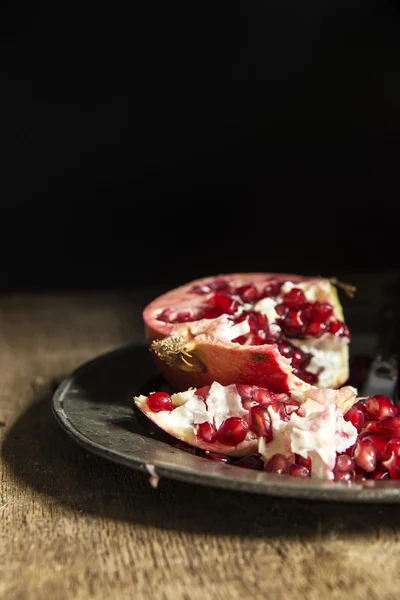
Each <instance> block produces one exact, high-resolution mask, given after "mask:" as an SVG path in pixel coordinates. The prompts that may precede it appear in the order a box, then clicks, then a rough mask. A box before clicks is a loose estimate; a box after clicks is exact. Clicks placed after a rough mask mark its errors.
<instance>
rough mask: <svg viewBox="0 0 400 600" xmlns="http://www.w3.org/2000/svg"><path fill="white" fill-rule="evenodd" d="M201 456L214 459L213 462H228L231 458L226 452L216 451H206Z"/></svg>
mask: <svg viewBox="0 0 400 600" xmlns="http://www.w3.org/2000/svg"><path fill="white" fill-rule="evenodd" d="M203 458H207V459H208V460H214V461H215V462H222V463H230V462H231V459H230V458H229V456H226V454H218V452H206V453H205V454H204V456H203Z"/></svg>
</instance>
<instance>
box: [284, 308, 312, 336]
mask: <svg viewBox="0 0 400 600" xmlns="http://www.w3.org/2000/svg"><path fill="white" fill-rule="evenodd" d="M279 324H280V326H281V329H282V331H283V333H284V334H285V335H287V336H288V337H291V336H297V335H300V334H302V333H304V332H305V329H306V323H305V322H304V319H303V315H302V312H301V310H296V309H294V308H291V309H290V310H289V312H288V314H287V315H286V316H285V318H284V319H280V321H279Z"/></svg>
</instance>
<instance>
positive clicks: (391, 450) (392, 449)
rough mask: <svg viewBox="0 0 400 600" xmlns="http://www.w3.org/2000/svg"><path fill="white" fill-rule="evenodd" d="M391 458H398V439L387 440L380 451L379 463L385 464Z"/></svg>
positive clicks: (399, 452) (399, 445)
mask: <svg viewBox="0 0 400 600" xmlns="http://www.w3.org/2000/svg"><path fill="white" fill-rule="evenodd" d="M393 456H400V439H399V438H393V439H392V440H389V441H388V443H387V444H386V446H385V448H384V449H383V451H382V455H381V461H382V463H385V462H386V461H388V460H390V459H391V458H392V457H393Z"/></svg>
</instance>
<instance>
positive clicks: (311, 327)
mask: <svg viewBox="0 0 400 600" xmlns="http://www.w3.org/2000/svg"><path fill="white" fill-rule="evenodd" d="M327 329H328V325H327V324H326V323H324V322H323V321H311V322H310V323H309V324H308V325H307V327H306V331H305V334H306V335H309V336H311V337H316V338H319V337H321V335H322V334H323V333H325V331H326V330H327Z"/></svg>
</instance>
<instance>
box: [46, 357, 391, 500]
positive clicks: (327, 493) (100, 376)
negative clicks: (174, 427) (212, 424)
mask: <svg viewBox="0 0 400 600" xmlns="http://www.w3.org/2000/svg"><path fill="white" fill-rule="evenodd" d="M163 385H164V386H165V383H164V381H163V380H162V379H161V378H160V377H159V376H158V375H157V372H156V370H155V367H154V365H153V363H152V361H151V357H150V355H149V352H148V349H147V347H146V346H130V347H126V348H121V349H119V350H116V351H113V352H110V353H108V354H105V355H103V356H100V357H98V358H96V359H95V360H93V361H91V362H88V363H86V364H85V365H83V366H82V367H80V368H79V369H78V370H76V371H75V372H74V373H72V375H71V376H70V377H68V378H67V379H66V380H64V381H63V382H62V383H61V385H60V386H59V388H58V389H57V391H56V393H55V395H54V397H53V411H54V415H55V417H56V419H57V420H58V422H59V423H60V424H61V426H62V427H63V428H64V429H65V431H66V432H67V433H68V434H69V435H70V436H71V437H72V438H73V439H74V440H75V441H76V442H77V443H78V444H80V445H81V446H83V447H84V448H86V449H87V450H89V451H90V452H93V453H95V454H97V455H100V456H102V457H104V458H106V459H108V460H111V461H114V462H116V463H120V464H122V465H125V466H126V467H130V468H133V469H138V470H141V471H143V473H147V476H149V469H148V466H149V465H152V466H153V467H154V468H155V470H156V473H157V474H158V475H159V477H160V481H161V482H162V478H163V477H167V478H171V479H176V480H181V481H186V482H190V483H192V484H196V485H202V486H212V487H216V488H225V489H230V490H239V491H245V492H249V493H256V494H265V495H269V496H280V497H293V498H299V499H300V498H303V499H304V498H306V499H310V500H326V501H338V502H377V503H378V502H383V503H389V502H391V503H394V502H400V481H372V480H371V481H368V482H347V483H342V482H325V481H318V480H313V479H301V478H296V477H293V476H290V475H276V474H272V473H264V472H262V471H254V470H250V469H245V468H240V467H237V466H233V465H227V464H223V463H216V462H213V461H209V460H207V459H205V458H202V457H201V456H196V455H193V454H190V453H188V452H185V451H183V450H180V449H179V448H176V447H175V446H174V441H173V440H172V438H171V437H170V436H168V435H166V434H164V433H163V432H160V430H159V429H158V428H156V427H155V426H154V425H152V424H151V423H150V422H149V421H148V420H147V419H146V418H145V417H144V416H143V415H142V414H141V413H138V411H137V409H136V408H135V407H134V405H133V401H132V398H133V396H134V395H137V394H138V393H143V391H145V390H146V389H147V391H152V390H156V389H160V388H161V387H162V386H163ZM150 470H151V468H150Z"/></svg>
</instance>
